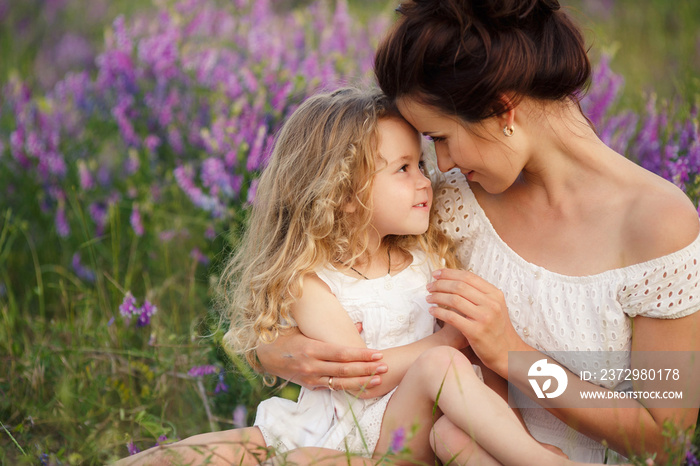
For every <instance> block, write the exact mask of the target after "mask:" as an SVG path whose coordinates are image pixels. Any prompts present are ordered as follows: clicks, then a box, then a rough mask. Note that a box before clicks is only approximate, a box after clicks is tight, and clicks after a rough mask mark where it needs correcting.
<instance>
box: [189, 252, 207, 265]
mask: <svg viewBox="0 0 700 466" xmlns="http://www.w3.org/2000/svg"><path fill="white" fill-rule="evenodd" d="M190 257H191V258H193V259H194V260H196V261H197V262H199V263H200V264H202V265H209V258H208V257H207V256H206V255H204V254H202V251H200V250H199V248H194V249H192V251H190Z"/></svg>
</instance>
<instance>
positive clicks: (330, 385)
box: [328, 377, 335, 391]
mask: <svg viewBox="0 0 700 466" xmlns="http://www.w3.org/2000/svg"><path fill="white" fill-rule="evenodd" d="M328 388H330V389H331V391H335V388H333V377H328Z"/></svg>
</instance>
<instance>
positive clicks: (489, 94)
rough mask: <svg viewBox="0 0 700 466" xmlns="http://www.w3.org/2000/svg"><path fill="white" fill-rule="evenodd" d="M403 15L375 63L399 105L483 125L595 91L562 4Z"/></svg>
mask: <svg viewBox="0 0 700 466" xmlns="http://www.w3.org/2000/svg"><path fill="white" fill-rule="evenodd" d="M397 11H398V12H399V14H400V15H401V17H400V18H399V20H398V22H397V23H396V25H395V26H394V28H393V29H392V30H391V31H390V32H389V34H388V36H387V37H386V38H385V39H384V40H383V41H382V43H381V44H380V46H379V48H378V50H377V54H376V57H375V73H376V76H377V80H378V82H379V86H380V87H381V88H382V90H383V91H384V93H385V94H387V96H389V97H390V98H392V99H394V100H395V99H397V98H399V97H401V96H406V95H411V96H412V97H417V98H419V99H420V100H421V101H422V102H423V103H425V104H428V105H431V106H433V107H435V108H437V109H439V110H442V111H444V112H446V113H448V114H452V115H457V116H459V117H461V118H462V119H463V120H465V121H468V122H478V121H481V120H484V119H486V118H489V117H491V116H495V115H500V114H502V113H503V112H505V111H508V110H509V109H510V108H511V107H512V106H513V105H514V104H515V103H517V100H518V99H520V98H522V97H532V98H535V99H541V100H562V99H565V98H568V97H570V98H573V99H575V100H576V101H578V99H579V98H580V96H581V91H582V90H583V89H584V88H585V86H586V85H587V83H588V80H589V76H590V72H591V65H590V62H589V60H588V55H587V53H586V47H585V44H584V39H583V35H582V34H581V31H580V30H579V29H578V27H577V26H576V25H575V24H574V23H573V22H572V20H571V19H570V18H569V17H568V16H567V15H566V14H565V13H564V12H563V11H562V10H560V8H559V2H558V1H557V0H413V1H405V2H403V3H401V5H400V6H399V7H398V8H397ZM503 95H507V96H509V97H511V98H512V99H515V102H513V101H511V102H508V101H504V100H503V99H502V98H501V96H503Z"/></svg>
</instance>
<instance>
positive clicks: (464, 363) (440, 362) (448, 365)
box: [414, 346, 474, 377]
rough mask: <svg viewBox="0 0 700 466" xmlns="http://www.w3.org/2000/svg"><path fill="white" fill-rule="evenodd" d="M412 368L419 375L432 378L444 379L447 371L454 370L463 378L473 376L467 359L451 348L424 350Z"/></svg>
mask: <svg viewBox="0 0 700 466" xmlns="http://www.w3.org/2000/svg"><path fill="white" fill-rule="evenodd" d="M414 366H415V367H416V370H419V371H420V372H421V373H423V374H429V375H432V376H434V377H445V375H446V374H447V373H448V371H450V370H455V369H458V370H459V371H460V374H464V375H465V376H469V375H474V368H473V367H472V365H471V363H470V362H469V360H468V359H467V357H466V356H464V355H463V354H462V353H461V352H460V351H459V350H456V349H454V348H452V347H451V346H438V347H435V348H431V349H429V350H426V351H425V352H424V353H423V354H421V355H420V357H419V358H418V359H417V360H416V362H415V363H414Z"/></svg>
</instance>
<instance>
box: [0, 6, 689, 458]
mask: <svg viewBox="0 0 700 466" xmlns="http://www.w3.org/2000/svg"><path fill="white" fill-rule="evenodd" d="M86 3H88V2H86ZM594 3H595V4H596V5H598V6H599V7H600V8H602V6H601V5H603V4H605V3H608V2H604V1H597V2H594ZM75 4H76V2H69V1H68V0H50V1H39V0H36V1H28V2H27V4H26V5H24V8H25V9H26V11H24V10H18V8H19V7H17V6H16V4H15V3H14V0H0V24H2V31H0V44H10V43H11V44H14V48H0V53H2V54H3V56H4V57H5V58H6V60H5V63H0V72H1V73H2V75H0V87H1V88H2V92H1V93H0V186H1V187H2V195H0V421H1V422H2V425H1V426H0V463H1V464H104V463H106V462H109V461H110V460H114V459H117V458H119V457H122V456H126V455H128V454H129V453H131V452H134V451H137V450H143V449H145V448H149V447H152V446H154V445H156V444H158V443H162V442H167V441H172V440H176V439H179V438H184V437H187V436H190V435H193V434H195V433H198V432H203V431H208V430H218V429H226V428H231V427H234V426H243V425H248V424H249V423H250V422H251V421H252V417H253V416H254V412H255V406H256V405H257V403H258V402H259V400H260V399H262V398H263V397H267V396H270V395H272V394H273V393H275V394H279V393H281V394H282V395H283V396H288V397H293V396H294V395H295V393H296V391H295V387H293V386H279V385H278V386H276V387H267V386H265V385H263V384H262V382H261V379H260V378H259V377H257V376H255V375H254V374H252V373H251V372H250V370H249V369H248V368H247V367H246V366H245V365H244V364H243V363H242V362H241V361H240V360H239V359H238V358H236V357H235V356H233V355H230V354H226V352H225V351H224V350H223V349H222V348H221V346H220V342H221V337H222V333H223V331H222V330H221V329H220V328H219V326H218V315H217V312H216V307H215V304H214V302H215V293H214V288H213V285H214V284H215V283H216V279H217V273H218V272H219V271H220V270H221V266H222V263H223V262H224V261H225V259H226V257H227V254H228V253H229V252H230V251H231V250H232V249H234V248H235V247H236V244H237V239H238V238H239V237H240V233H241V231H242V229H243V228H245V221H246V207H247V205H249V203H250V202H251V201H252V200H253V199H254V197H255V187H256V178H257V176H258V174H259V173H260V170H261V169H262V168H263V167H264V166H265V161H266V158H267V156H268V154H269V151H270V148H271V146H272V143H273V139H274V135H275V132H276V130H277V129H278V128H279V127H280V125H281V123H282V122H283V121H284V119H285V118H286V117H287V116H288V115H289V114H290V113H291V112H292V111H293V110H294V109H295V108H296V106H297V105H298V104H299V103H300V102H301V101H302V100H303V99H304V98H305V97H307V96H309V95H310V94H312V93H314V92H315V91H317V90H319V89H332V88H334V87H336V86H338V85H340V84H346V83H353V84H370V83H372V61H373V50H374V47H375V45H376V42H377V41H378V40H379V38H380V37H381V34H382V31H384V30H385V29H386V28H387V27H388V25H389V24H390V22H391V19H392V17H391V15H390V14H389V13H390V12H391V8H389V9H387V8H382V9H379V8H376V7H375V10H374V11H376V14H374V13H372V14H368V13H367V12H366V11H365V12H364V13H363V11H364V10H365V9H366V8H370V7H369V6H368V4H369V2H354V3H353V2H351V3H350V4H349V5H348V4H347V3H346V2H345V1H344V0H338V1H337V2H333V3H330V2H315V1H314V2H293V1H285V2H282V1H279V2H275V1H272V0H255V1H253V0H230V1H227V2H224V1H218V0H154V1H153V3H149V4H148V5H146V6H141V7H140V8H136V7H135V6H134V5H135V4H136V3H135V2H133V1H132V2H128V1H116V2H109V1H107V0H95V1H93V2H89V4H90V7H85V8H84V10H85V11H79V10H73V8H75ZM115 10H117V11H115ZM34 11H38V12H39V13H36V16H34V14H35V13H34ZM27 12H32V13H31V15H29V16H31V17H36V18H38V19H36V21H38V22H42V26H43V27H44V28H45V30H50V31H51V34H48V33H46V34H48V35H44V36H43V37H39V36H36V35H32V29H31V25H27V24H26V18H27V17H29V16H28V14H27ZM80 14H85V15H86V17H87V21H81V20H80V19H76V18H80V16H79V15H80ZM595 14H601V15H602V14H603V13H596V12H594V11H591V12H589V15H590V16H594V15H595ZM61 15H63V16H61ZM71 15H76V16H75V17H73V16H71ZM91 15H92V16H91ZM57 17H63V18H68V19H67V20H65V21H64V22H58V21H57V20H56V18H57ZM52 21H53V22H52ZM86 22H87V23H90V24H92V28H90V27H89V24H88V25H86V24H84V23H86ZM698 22H699V23H700V18H698ZM57 25H58V26H62V27H63V28H64V29H61V28H60V27H51V26H57ZM95 25H98V26H99V28H97V29H98V30H96V29H95V28H96V27H97V26H95ZM46 28H48V29H46ZM697 40H698V44H700V36H699V37H698V39H697ZM19 45H22V46H23V47H24V50H25V55H23V56H19V55H18V53H19V52H17V50H18V46H19ZM611 50H612V49H611ZM695 53H696V54H700V46H696V48H695ZM23 57H24V58H23ZM27 57H29V59H27ZM10 61H11V62H12V63H14V65H13V66H9V65H8V63H10ZM612 63H614V60H613V54H612V53H608V54H601V55H600V56H599V57H598V58H596V68H595V76H594V78H593V83H592V85H591V90H590V92H589V93H588V95H587V96H586V97H585V99H584V101H583V106H584V109H585V111H586V112H587V114H588V115H589V116H590V118H591V120H592V121H593V122H594V123H595V125H596V127H597V129H598V131H599V133H600V134H601V137H602V138H603V139H604V140H605V141H606V142H607V143H609V144H610V145H611V146H612V147H613V148H615V149H616V150H617V151H619V152H621V153H624V154H626V155H627V156H629V157H630V158H632V159H633V160H635V161H637V162H638V163H640V164H641V165H643V166H644V167H646V168H648V169H650V170H653V171H655V172H656V173H658V174H660V175H661V176H664V177H666V178H667V179H669V180H671V181H673V182H674V183H676V184H677V185H678V186H680V187H681V188H683V189H684V190H685V191H686V193H688V195H689V196H690V197H691V198H692V199H693V200H694V201H695V202H696V205H697V201H698V198H699V197H700V176H699V175H698V174H700V134H699V130H698V99H697V97H695V94H694V93H691V94H690V95H691V96H692V97H690V98H689V97H688V96H687V95H682V96H681V97H673V96H665V97H654V96H653V95H648V94H642V91H641V90H640V91H638V92H637V94H638V95H639V97H638V99H637V101H636V102H642V104H640V105H638V104H637V103H634V104H632V103H630V97H629V96H630V90H629V88H627V89H625V87H624V79H623V74H622V73H621V72H616V71H614V70H613V69H612V66H613V65H612ZM697 442H698V441H697V437H696V445H697V444H698V443H697ZM681 443H683V442H681ZM679 448H680V449H679V451H680V450H683V451H682V453H679V454H683V455H685V454H686V451H690V450H693V448H694V447H692V446H690V447H689V446H688V445H686V444H684V443H683V445H681V447H679ZM689 449H690V450H689ZM687 454H689V455H692V453H687Z"/></svg>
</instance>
